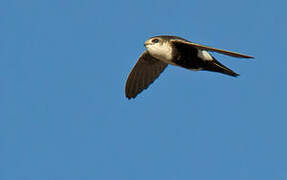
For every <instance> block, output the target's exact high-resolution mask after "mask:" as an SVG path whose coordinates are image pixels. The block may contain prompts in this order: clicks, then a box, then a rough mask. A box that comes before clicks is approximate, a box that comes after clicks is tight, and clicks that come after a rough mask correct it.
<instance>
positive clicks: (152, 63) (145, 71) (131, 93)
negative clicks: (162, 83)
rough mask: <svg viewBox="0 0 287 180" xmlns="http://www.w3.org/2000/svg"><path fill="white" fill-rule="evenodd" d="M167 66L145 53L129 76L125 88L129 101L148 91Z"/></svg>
mask: <svg viewBox="0 0 287 180" xmlns="http://www.w3.org/2000/svg"><path fill="white" fill-rule="evenodd" d="M166 66H167V64H166V63H164V62H162V61H160V60H158V59H155V58H154V57H152V56H151V55H150V54H149V53H148V52H147V51H145V52H144V53H143V54H142V55H141V57H140V58H139V60H138V61H137V63H136V65H135V66H134V68H133V70H132V72H131V73H130V74H129V76H128V79H127V82H126V87H125V92H126V97H127V98H128V99H131V98H135V97H136V96H137V95H138V94H139V93H141V92H142V91H143V90H144V89H147V88H148V86H149V85H150V84H151V83H153V82H154V80H155V79H156V78H157V77H158V76H159V75H160V73H162V72H163V70H164V69H165V68H166Z"/></svg>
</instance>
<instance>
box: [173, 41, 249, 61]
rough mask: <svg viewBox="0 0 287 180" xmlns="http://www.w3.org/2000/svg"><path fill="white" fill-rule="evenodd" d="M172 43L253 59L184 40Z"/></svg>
mask: <svg viewBox="0 0 287 180" xmlns="http://www.w3.org/2000/svg"><path fill="white" fill-rule="evenodd" d="M173 41H177V42H181V43H185V44H188V45H190V46H193V47H196V48H198V49H202V50H207V51H214V52H217V53H221V54H225V55H228V56H233V57H237V58H254V57H252V56H248V55H245V54H240V53H237V52H232V51H227V50H223V49H217V48H213V47H209V46H204V45H200V44H196V43H193V42H189V41H186V40H181V39H176V40H173Z"/></svg>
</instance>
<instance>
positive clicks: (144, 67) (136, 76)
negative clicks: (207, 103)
mask: <svg viewBox="0 0 287 180" xmlns="http://www.w3.org/2000/svg"><path fill="white" fill-rule="evenodd" d="M144 45H145V47H146V50H145V51H144V53H143V54H142V55H141V57H140V58H139V59H138V61H137V63H136V65H135V66H134V68H133V69H132V71H131V73H130V74H129V76H128V79H127V82H126V87H125V93H126V97H127V98H128V99H131V98H135V97H136V96H137V95H138V94H139V93H141V92H142V91H143V90H144V89H147V88H148V86H149V85H150V84H151V83H153V81H154V80H155V79H156V78H157V77H158V76H159V75H160V73H162V72H163V71H164V69H165V68H166V67H167V65H168V64H171V65H175V66H180V67H183V68H186V69H190V70H197V71H198V70H205V71H213V72H219V73H223V74H226V75H229V76H234V77H236V76H238V75H239V74H237V73H235V72H234V71H232V70H231V69H229V68H227V67H226V66H224V65H223V64H221V63H220V62H218V61H217V60H216V59H215V58H214V57H213V56H212V55H210V54H209V53H208V51H212V52H217V53H221V54H225V55H228V56H233V57H236V58H253V57H252V56H248V55H244V54H240V53H236V52H231V51H227V50H222V49H217V48H212V47H208V46H204V45H200V44H196V43H193V42H190V41H188V40H185V39H183V38H180V37H177V36H154V37H151V38H149V39H148V40H147V41H146V42H145V43H144Z"/></svg>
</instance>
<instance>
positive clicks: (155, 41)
mask: <svg viewBox="0 0 287 180" xmlns="http://www.w3.org/2000/svg"><path fill="white" fill-rule="evenodd" d="M151 42H153V43H158V42H159V40H158V39H153V40H152V41H151Z"/></svg>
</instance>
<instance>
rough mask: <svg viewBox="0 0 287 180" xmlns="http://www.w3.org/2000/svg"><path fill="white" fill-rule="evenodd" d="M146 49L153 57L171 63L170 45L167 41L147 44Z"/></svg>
mask: <svg viewBox="0 0 287 180" xmlns="http://www.w3.org/2000/svg"><path fill="white" fill-rule="evenodd" d="M146 48H147V51H148V52H149V53H150V55H152V56H153V57H155V58H157V59H159V60H161V61H163V62H165V63H168V64H173V63H172V61H171V60H172V47H171V46H170V44H169V43H168V42H163V43H156V44H149V45H147V46H146Z"/></svg>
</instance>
